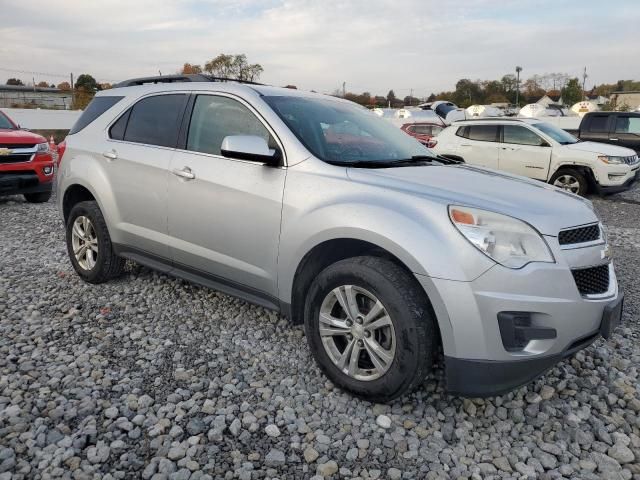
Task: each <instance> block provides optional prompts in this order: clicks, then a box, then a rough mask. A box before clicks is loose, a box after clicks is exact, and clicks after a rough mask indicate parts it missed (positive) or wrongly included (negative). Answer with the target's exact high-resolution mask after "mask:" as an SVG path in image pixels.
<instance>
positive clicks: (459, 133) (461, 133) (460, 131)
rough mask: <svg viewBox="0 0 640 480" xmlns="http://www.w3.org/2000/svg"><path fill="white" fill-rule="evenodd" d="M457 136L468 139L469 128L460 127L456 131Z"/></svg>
mask: <svg viewBox="0 0 640 480" xmlns="http://www.w3.org/2000/svg"><path fill="white" fill-rule="evenodd" d="M456 135H457V136H459V137H463V138H467V137H468V136H469V127H460V128H458V130H457V131H456Z"/></svg>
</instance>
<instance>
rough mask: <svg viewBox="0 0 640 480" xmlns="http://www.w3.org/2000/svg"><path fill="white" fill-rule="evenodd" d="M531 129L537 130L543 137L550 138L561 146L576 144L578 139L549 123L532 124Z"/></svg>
mask: <svg viewBox="0 0 640 480" xmlns="http://www.w3.org/2000/svg"><path fill="white" fill-rule="evenodd" d="M532 127H533V128H537V129H538V130H540V131H541V132H542V133H544V134H545V135H548V136H550V137H551V138H553V139H554V140H555V141H556V142H558V143H559V144H561V145H569V144H570V143H576V142H577V141H578V139H577V138H576V137H574V136H573V135H571V134H570V133H568V132H566V131H564V130H562V129H561V128H558V127H556V126H555V125H551V124H550V123H545V122H540V123H534V124H533V125H532Z"/></svg>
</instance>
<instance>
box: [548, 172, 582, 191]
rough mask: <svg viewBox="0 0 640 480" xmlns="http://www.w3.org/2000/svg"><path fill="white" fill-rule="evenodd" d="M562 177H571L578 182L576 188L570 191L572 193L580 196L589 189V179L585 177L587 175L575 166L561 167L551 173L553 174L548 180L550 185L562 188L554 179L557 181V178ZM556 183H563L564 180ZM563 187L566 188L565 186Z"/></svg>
mask: <svg viewBox="0 0 640 480" xmlns="http://www.w3.org/2000/svg"><path fill="white" fill-rule="evenodd" d="M563 177H564V178H567V179H569V178H573V179H575V181H576V182H577V183H578V188H577V190H576V191H572V193H575V194H577V195H580V196H584V195H586V193H587V191H588V190H589V180H588V179H587V176H586V175H585V174H584V173H583V172H582V171H580V170H576V169H575V168H562V169H560V170H558V171H557V172H556V173H554V174H553V176H552V177H551V180H549V183H550V184H551V185H555V186H557V187H560V188H563V187H562V186H560V185H556V181H558V179H561V178H563ZM558 183H564V182H563V181H562V180H560V181H559V182H558ZM565 189H566V190H568V189H567V188H565ZM569 191H571V190H569Z"/></svg>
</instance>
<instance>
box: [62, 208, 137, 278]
mask: <svg viewBox="0 0 640 480" xmlns="http://www.w3.org/2000/svg"><path fill="white" fill-rule="evenodd" d="M67 252H68V253H69V258H70V259H71V263H72V265H73V268H74V269H75V271H76V272H77V273H78V275H80V277H81V278H82V279H83V280H85V281H87V282H89V283H103V282H106V281H107V280H110V279H112V278H115V277H117V276H118V275H120V274H121V273H122V271H123V270H124V264H125V260H124V259H123V258H121V257H119V256H117V255H116V254H115V253H114V251H113V245H112V244H111V237H110V236H109V231H108V230H107V224H106V222H105V220H104V217H103V216H102V212H101V211H100V207H98V204H97V203H96V202H93V201H87V202H80V203H78V204H77V205H75V206H74V207H73V208H72V209H71V212H70V213H69V219H68V220H67Z"/></svg>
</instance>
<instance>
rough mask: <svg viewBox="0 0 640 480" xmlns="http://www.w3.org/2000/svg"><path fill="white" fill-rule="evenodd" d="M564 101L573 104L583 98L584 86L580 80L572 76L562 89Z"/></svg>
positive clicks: (566, 103)
mask: <svg viewBox="0 0 640 480" xmlns="http://www.w3.org/2000/svg"><path fill="white" fill-rule="evenodd" d="M561 93H562V101H563V102H564V104H565V105H573V104H574V103H578V102H579V101H580V100H582V86H581V85H580V80H578V79H577V78H572V79H571V80H569V81H568V82H567V85H566V86H565V87H564V88H563V89H562V90H561Z"/></svg>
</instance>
